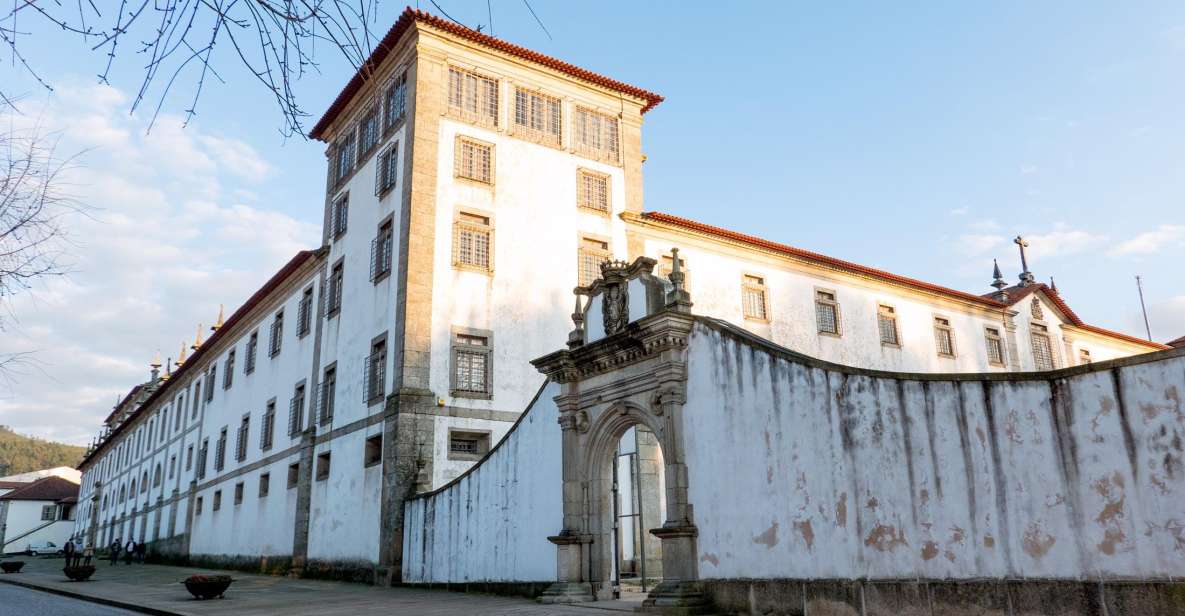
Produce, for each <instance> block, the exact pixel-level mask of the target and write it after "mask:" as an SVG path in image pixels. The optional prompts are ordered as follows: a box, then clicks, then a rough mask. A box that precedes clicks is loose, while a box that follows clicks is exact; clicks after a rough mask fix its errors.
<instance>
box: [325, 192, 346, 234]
mask: <svg viewBox="0 0 1185 616" xmlns="http://www.w3.org/2000/svg"><path fill="white" fill-rule="evenodd" d="M349 219H350V195H349V193H346V194H344V195H342V196H340V197H338V198H337V200H335V201H334V202H333V219H332V220H331V221H330V222H331V223H333V237H334V238H339V237H341V236H343V235H345V233H346V227H347V226H348V224H349Z"/></svg>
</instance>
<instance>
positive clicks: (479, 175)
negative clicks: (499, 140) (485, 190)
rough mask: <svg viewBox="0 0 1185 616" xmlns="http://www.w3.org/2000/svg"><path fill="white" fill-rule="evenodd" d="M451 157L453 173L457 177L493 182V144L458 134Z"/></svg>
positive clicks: (484, 182) (485, 182)
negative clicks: (453, 153)
mask: <svg viewBox="0 0 1185 616" xmlns="http://www.w3.org/2000/svg"><path fill="white" fill-rule="evenodd" d="M456 144H457V147H456V150H457V151H456V154H455V155H454V157H453V174H454V175H456V176H457V177H459V178H464V179H467V180H473V181H474V182H481V183H483V184H493V183H494V146H493V144H490V143H485V142H482V141H478V140H476V139H471V138H469V137H462V136H458V137H457V141H456Z"/></svg>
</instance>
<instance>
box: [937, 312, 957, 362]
mask: <svg viewBox="0 0 1185 616" xmlns="http://www.w3.org/2000/svg"><path fill="white" fill-rule="evenodd" d="M934 344H935V346H936V349H937V351H938V355H939V356H941V357H954V356H955V333H954V330H953V329H951V326H950V319H946V318H944V317H934Z"/></svg>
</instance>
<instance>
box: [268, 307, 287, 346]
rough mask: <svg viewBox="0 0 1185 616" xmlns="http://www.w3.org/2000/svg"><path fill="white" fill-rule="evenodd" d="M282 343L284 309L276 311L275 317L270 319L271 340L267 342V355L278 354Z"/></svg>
mask: <svg viewBox="0 0 1185 616" xmlns="http://www.w3.org/2000/svg"><path fill="white" fill-rule="evenodd" d="M283 343H284V311H283V310H281V311H279V312H277V313H276V317H275V318H274V319H272V331H271V340H270V341H269V343H268V351H267V354H268V357H275V356H277V355H279V354H280V347H281V346H282V345H283Z"/></svg>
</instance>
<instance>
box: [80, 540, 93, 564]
mask: <svg viewBox="0 0 1185 616" xmlns="http://www.w3.org/2000/svg"><path fill="white" fill-rule="evenodd" d="M94 556H95V546H93V545H91V544H89V543H88V544H86V547H85V548H83V550H82V566H83V567H89V566H90V564H91V558H93V557H94Z"/></svg>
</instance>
